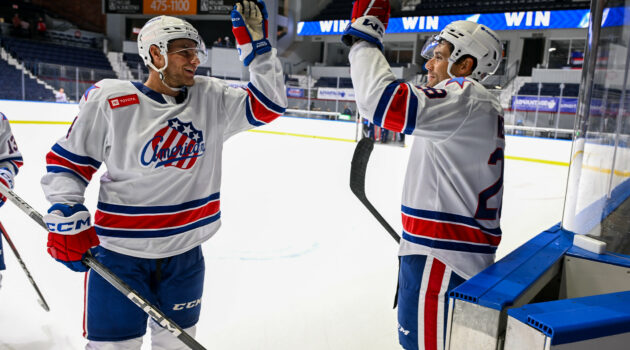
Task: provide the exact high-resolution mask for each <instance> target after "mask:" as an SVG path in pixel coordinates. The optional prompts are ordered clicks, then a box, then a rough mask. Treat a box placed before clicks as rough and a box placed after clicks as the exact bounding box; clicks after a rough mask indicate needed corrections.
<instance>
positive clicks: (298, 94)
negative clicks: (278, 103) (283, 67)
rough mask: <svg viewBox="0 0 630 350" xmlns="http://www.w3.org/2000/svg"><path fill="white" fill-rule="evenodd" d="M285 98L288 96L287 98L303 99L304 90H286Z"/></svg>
mask: <svg viewBox="0 0 630 350" xmlns="http://www.w3.org/2000/svg"><path fill="white" fill-rule="evenodd" d="M287 96H289V97H304V89H300V88H287Z"/></svg>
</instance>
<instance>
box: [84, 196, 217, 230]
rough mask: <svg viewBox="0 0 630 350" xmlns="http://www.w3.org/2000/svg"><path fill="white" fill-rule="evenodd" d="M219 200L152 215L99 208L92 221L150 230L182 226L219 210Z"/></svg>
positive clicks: (122, 227) (120, 227)
mask: <svg viewBox="0 0 630 350" xmlns="http://www.w3.org/2000/svg"><path fill="white" fill-rule="evenodd" d="M219 208H220V201H219V200H216V201H212V202H210V203H207V204H206V205H204V206H202V207H199V208H193V209H189V210H185V211H182V212H177V213H168V214H154V215H124V214H111V213H107V212H103V211H100V210H97V211H96V214H94V222H95V224H96V225H98V226H102V227H106V228H118V229H138V230H151V229H163V228H170V227H178V226H183V225H186V224H189V223H192V222H195V221H197V220H199V219H203V218H205V217H208V216H212V215H214V214H216V213H218V212H219Z"/></svg>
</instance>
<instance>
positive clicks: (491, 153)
mask: <svg viewBox="0 0 630 350" xmlns="http://www.w3.org/2000/svg"><path fill="white" fill-rule="evenodd" d="M349 57H350V67H351V75H352V82H353V85H354V90H355V95H356V99H357V105H358V108H359V113H360V115H361V116H362V117H363V118H367V119H369V120H370V121H372V122H373V123H374V124H376V125H379V126H381V127H384V128H386V129H389V130H392V131H396V132H404V133H405V134H409V135H414V136H416V137H415V138H414V142H413V147H412V149H411V154H410V157H409V163H408V166H407V174H406V178H405V184H404V190H403V196H402V221H403V233H402V240H401V244H400V250H399V255H411V254H430V255H432V256H435V257H437V258H439V259H440V260H442V261H443V262H444V263H446V264H447V265H448V266H449V267H451V268H452V269H453V270H454V271H455V272H457V273H458V274H459V275H461V276H462V277H465V278H470V277H472V276H473V275H475V274H477V273H478V272H480V271H481V270H482V269H484V268H485V267H487V266H489V265H490V264H492V263H493V262H494V255H495V252H496V249H497V246H498V244H499V242H500V241H501V229H500V226H499V219H500V217H501V201H502V196H503V156H504V149H505V138H504V129H503V110H502V108H501V106H500V104H499V102H498V100H497V99H496V98H495V97H494V96H493V95H491V94H490V93H489V92H488V91H487V90H486V89H485V88H484V87H483V86H482V85H481V84H479V83H478V82H476V81H473V80H469V79H467V78H454V79H450V80H446V81H442V82H440V83H439V84H437V85H436V86H435V87H434V88H429V87H416V86H413V85H411V84H409V83H404V82H401V81H396V80H395V79H396V78H395V76H394V74H393V73H392V72H391V69H390V68H389V64H388V63H387V61H386V60H385V57H384V56H383V54H382V53H381V51H380V50H379V49H378V48H376V47H375V46H374V45H372V44H369V43H367V42H360V43H358V44H355V45H354V46H353V47H352V49H351V51H350V56H349Z"/></svg>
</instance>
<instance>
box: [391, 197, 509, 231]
mask: <svg viewBox="0 0 630 350" xmlns="http://www.w3.org/2000/svg"><path fill="white" fill-rule="evenodd" d="M402 212H403V214H407V215H412V216H416V217H419V218H425V219H431V220H438V221H448V222H454V223H458V224H464V225H468V226H472V227H476V228H478V229H480V230H482V231H483V232H486V233H489V234H491V235H494V236H501V228H485V227H482V226H481V225H479V223H478V222H477V220H475V219H473V218H470V217H467V216H462V215H457V214H450V213H443V212H439V211H430V210H422V209H414V208H409V207H406V206H404V205H403V206H402Z"/></svg>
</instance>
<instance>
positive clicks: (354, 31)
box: [341, 0, 391, 50]
mask: <svg viewBox="0 0 630 350" xmlns="http://www.w3.org/2000/svg"><path fill="white" fill-rule="evenodd" d="M390 11H391V8H390V5H389V0H356V1H355V2H354V3H353V4H352V20H351V21H350V23H348V26H347V27H346V29H345V30H344V31H343V34H342V35H341V41H342V42H343V43H344V44H346V45H347V46H352V44H354V43H355V42H356V41H357V40H358V39H363V40H365V41H369V42H371V43H373V44H376V46H378V47H379V48H380V49H381V50H383V36H384V35H385V30H386V29H387V24H388V23H389V13H390Z"/></svg>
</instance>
